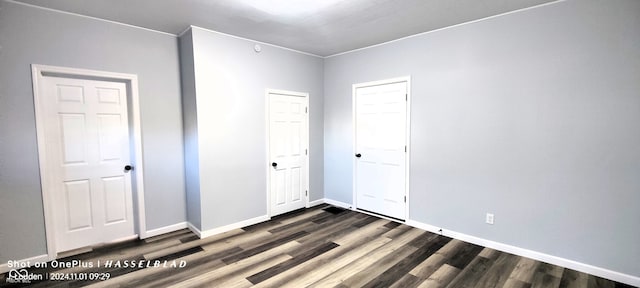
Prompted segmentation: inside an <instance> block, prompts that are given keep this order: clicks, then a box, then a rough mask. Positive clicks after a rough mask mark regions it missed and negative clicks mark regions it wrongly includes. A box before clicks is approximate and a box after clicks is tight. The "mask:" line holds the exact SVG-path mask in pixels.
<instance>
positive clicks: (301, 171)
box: [268, 92, 308, 216]
mask: <svg viewBox="0 0 640 288" xmlns="http://www.w3.org/2000/svg"><path fill="white" fill-rule="evenodd" d="M268 98H269V159H270V163H269V165H270V167H269V171H270V173H269V174H270V175H269V183H270V187H269V190H270V192H269V193H270V197H269V198H270V209H271V216H275V215H278V214H282V213H285V212H289V211H292V210H295V209H299V208H304V207H305V206H306V204H307V196H306V193H307V190H306V189H307V159H308V156H307V154H308V148H307V141H308V126H307V121H308V118H307V115H308V114H307V112H308V110H307V107H308V106H307V104H308V99H307V97H306V95H304V94H298V93H289V94H287V93H284V92H282V93H280V92H268Z"/></svg>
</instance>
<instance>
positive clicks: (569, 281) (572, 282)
mask: <svg viewBox="0 0 640 288" xmlns="http://www.w3.org/2000/svg"><path fill="white" fill-rule="evenodd" d="M588 283H589V275H587V274H584V273H581V272H578V271H576V270H572V269H564V273H562V278H561V279H560V287H566V288H578V287H587V284H588Z"/></svg>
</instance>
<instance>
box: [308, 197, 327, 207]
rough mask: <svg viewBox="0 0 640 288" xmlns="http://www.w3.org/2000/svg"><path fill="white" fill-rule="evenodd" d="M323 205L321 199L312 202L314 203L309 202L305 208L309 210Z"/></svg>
mask: <svg viewBox="0 0 640 288" xmlns="http://www.w3.org/2000/svg"><path fill="white" fill-rule="evenodd" d="M324 203H325V202H324V198H323V199H318V200H314V201H309V204H307V208H311V207H313V206H318V205H322V204H324Z"/></svg>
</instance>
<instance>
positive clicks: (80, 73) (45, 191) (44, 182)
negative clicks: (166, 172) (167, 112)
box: [31, 64, 147, 260]
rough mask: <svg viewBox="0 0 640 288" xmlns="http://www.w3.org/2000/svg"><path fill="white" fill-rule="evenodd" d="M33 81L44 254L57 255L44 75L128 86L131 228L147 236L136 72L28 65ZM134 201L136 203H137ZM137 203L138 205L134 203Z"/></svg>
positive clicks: (143, 236)
mask: <svg viewBox="0 0 640 288" xmlns="http://www.w3.org/2000/svg"><path fill="white" fill-rule="evenodd" d="M31 73H32V82H33V100H34V101H33V102H34V107H35V118H36V137H37V143H38V161H39V166H40V183H41V190H42V204H43V208H44V220H45V232H46V240H47V255H48V257H49V260H54V259H56V257H57V254H58V251H57V249H56V247H57V246H56V243H55V233H56V227H55V221H54V219H53V218H54V217H55V216H54V212H53V201H52V199H51V197H53V196H52V195H51V193H50V191H49V190H50V189H49V187H51V184H52V183H51V179H50V177H47V175H50V173H48V171H49V169H50V168H49V166H48V164H49V163H48V160H47V153H46V137H45V135H46V134H45V131H44V127H45V121H46V119H45V117H44V115H45V114H44V111H45V110H44V107H43V105H42V103H41V102H42V101H43V97H44V96H43V95H40V83H41V82H42V78H43V77H48V76H58V77H65V78H75V79H88V80H102V81H111V82H121V83H125V84H126V86H127V95H128V97H127V101H128V104H130V105H128V107H127V109H128V112H127V113H128V114H129V136H130V138H129V139H130V141H131V143H130V151H131V152H132V153H133V155H132V157H131V160H132V161H133V164H134V165H135V169H134V170H133V174H132V176H133V177H132V178H133V179H132V185H131V188H132V192H133V193H135V196H134V197H133V199H132V200H133V201H134V205H133V206H134V213H133V214H134V215H133V216H134V217H137V220H138V221H137V222H135V221H134V232H137V233H138V235H135V237H140V238H142V239H144V238H146V236H147V231H146V219H145V205H144V180H143V177H144V173H143V172H144V167H143V166H144V162H143V156H142V134H141V125H140V102H139V95H138V76H137V75H134V74H123V73H113V72H105V71H97V70H87V69H77V68H68V67H58V66H47V65H38V64H32V65H31ZM136 202H137V203H136ZM136 204H137V205H136Z"/></svg>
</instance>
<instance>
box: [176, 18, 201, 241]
mask: <svg viewBox="0 0 640 288" xmlns="http://www.w3.org/2000/svg"><path fill="white" fill-rule="evenodd" d="M179 42H180V77H181V79H182V80H181V82H182V117H183V129H184V161H185V181H186V193H187V221H189V223H191V224H192V225H194V226H195V227H196V228H198V229H202V225H201V221H200V219H201V208H202V207H201V206H200V159H199V158H198V155H199V151H198V147H199V145H198V111H197V107H198V106H197V102H196V79H195V74H194V73H195V70H194V67H195V66H194V65H195V63H194V58H193V37H192V35H191V30H190V29H189V30H188V31H186V32H185V33H184V34H183V35H181V37H180V39H179Z"/></svg>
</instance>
